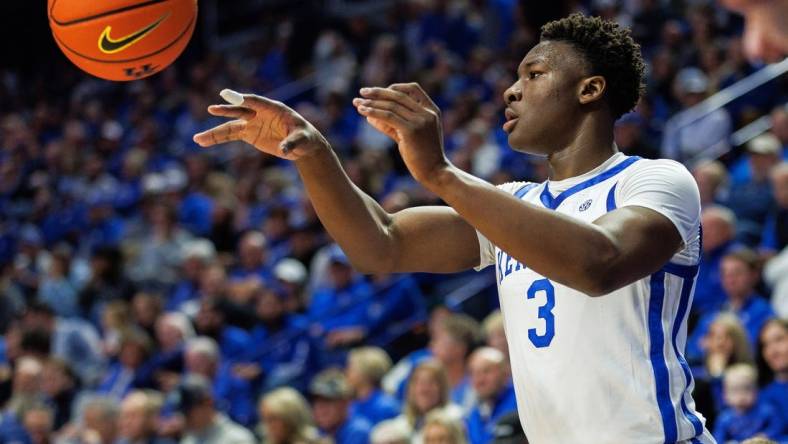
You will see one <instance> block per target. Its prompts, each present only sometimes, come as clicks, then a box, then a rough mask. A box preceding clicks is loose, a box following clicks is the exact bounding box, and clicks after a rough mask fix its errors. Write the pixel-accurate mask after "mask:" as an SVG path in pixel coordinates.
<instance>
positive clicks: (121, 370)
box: [97, 328, 153, 401]
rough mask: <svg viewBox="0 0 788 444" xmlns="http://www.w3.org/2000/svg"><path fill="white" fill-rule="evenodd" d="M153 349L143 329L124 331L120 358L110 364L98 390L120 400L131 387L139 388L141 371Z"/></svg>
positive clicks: (121, 339)
mask: <svg viewBox="0 0 788 444" xmlns="http://www.w3.org/2000/svg"><path fill="white" fill-rule="evenodd" d="M152 349H153V344H152V342H151V340H150V338H149V337H148V335H147V333H145V332H144V331H143V330H140V329H139V328H135V329H130V330H127V331H124V332H123V333H122V335H121V338H120V353H119V354H118V360H117V362H114V363H112V364H111V365H110V367H109V369H108V371H107V374H106V377H105V378H104V381H102V383H101V384H100V385H99V386H98V388H97V391H98V392H99V393H101V394H104V395H106V396H108V397H110V398H112V399H114V400H116V401H120V400H121V399H123V398H124V397H125V396H126V394H127V393H129V391H131V389H133V388H139V387H140V386H141V385H142V384H141V381H140V377H141V376H142V374H141V371H142V370H143V365H144V364H145V362H146V361H147V360H148V358H149V357H150V354H151V351H152Z"/></svg>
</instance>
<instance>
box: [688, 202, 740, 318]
mask: <svg viewBox="0 0 788 444" xmlns="http://www.w3.org/2000/svg"><path fill="white" fill-rule="evenodd" d="M701 226H702V227H703V235H702V239H701V240H702V244H703V245H702V246H703V249H702V251H701V254H702V256H701V261H700V267H699V269H698V281H697V284H696V285H695V295H694V297H693V299H692V313H693V314H695V315H700V314H703V313H708V312H710V311H713V310H716V309H718V308H719V307H720V306H721V305H722V304H723V303H724V302H725V293H724V292H723V290H722V282H721V280H720V262H722V257H723V256H725V255H726V254H727V253H728V252H729V251H730V250H731V249H732V248H733V245H734V237H735V235H736V216H735V215H734V214H733V212H732V211H731V210H729V209H727V208H725V207H723V206H719V205H712V206H709V207H707V208H704V209H703V212H702V213H701Z"/></svg>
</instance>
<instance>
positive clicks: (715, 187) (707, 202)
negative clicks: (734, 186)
mask: <svg viewBox="0 0 788 444" xmlns="http://www.w3.org/2000/svg"><path fill="white" fill-rule="evenodd" d="M692 175H693V176H694V177H695V182H697V184H698V191H699V192H700V205H701V208H704V209H705V208H708V207H710V206H714V205H720V204H722V203H723V202H725V201H726V200H727V192H728V190H727V187H728V171H727V170H726V169H725V165H724V164H723V163H722V162H720V161H719V160H707V161H703V162H700V163H698V164H697V165H696V166H695V168H693V170H692Z"/></svg>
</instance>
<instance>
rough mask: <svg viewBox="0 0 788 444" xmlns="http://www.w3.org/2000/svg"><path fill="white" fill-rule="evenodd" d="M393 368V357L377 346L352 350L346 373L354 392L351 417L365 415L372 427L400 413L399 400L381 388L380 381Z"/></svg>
mask: <svg viewBox="0 0 788 444" xmlns="http://www.w3.org/2000/svg"><path fill="white" fill-rule="evenodd" d="M390 368H391V359H390V358H389V356H388V354H386V352H385V351H384V350H383V349H381V348H378V347H360V348H356V349H353V350H351V351H350V354H349V355H348V359H347V368H346V371H345V374H346V376H347V381H348V384H349V385H350V388H351V390H352V391H353V397H354V399H355V400H354V401H353V403H352V404H351V405H350V415H351V416H361V417H363V418H366V419H367V420H368V421H369V422H370V423H371V424H372V425H373V426H374V425H376V424H378V423H379V422H381V421H383V420H386V419H390V418H394V417H395V416H397V415H399V413H400V410H401V407H400V404H399V401H397V400H396V399H395V398H394V397H393V396H391V395H389V394H387V393H386V392H384V391H383V390H382V389H381V388H380V381H381V379H383V376H384V375H385V374H386V372H387V371H389V369H390Z"/></svg>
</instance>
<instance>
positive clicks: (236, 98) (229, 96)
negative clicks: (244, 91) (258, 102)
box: [219, 89, 244, 106]
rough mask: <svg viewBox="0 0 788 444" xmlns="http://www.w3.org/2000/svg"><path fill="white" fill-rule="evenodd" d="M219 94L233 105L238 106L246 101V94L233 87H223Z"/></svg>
mask: <svg viewBox="0 0 788 444" xmlns="http://www.w3.org/2000/svg"><path fill="white" fill-rule="evenodd" d="M219 95H220V96H222V98H223V99H224V100H226V101H227V103H229V104H231V105H236V106H237V105H240V104H242V103H244V96H242V95H241V94H240V93H238V92H235V91H233V90H231V89H223V90H222V92H220V93H219Z"/></svg>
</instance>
